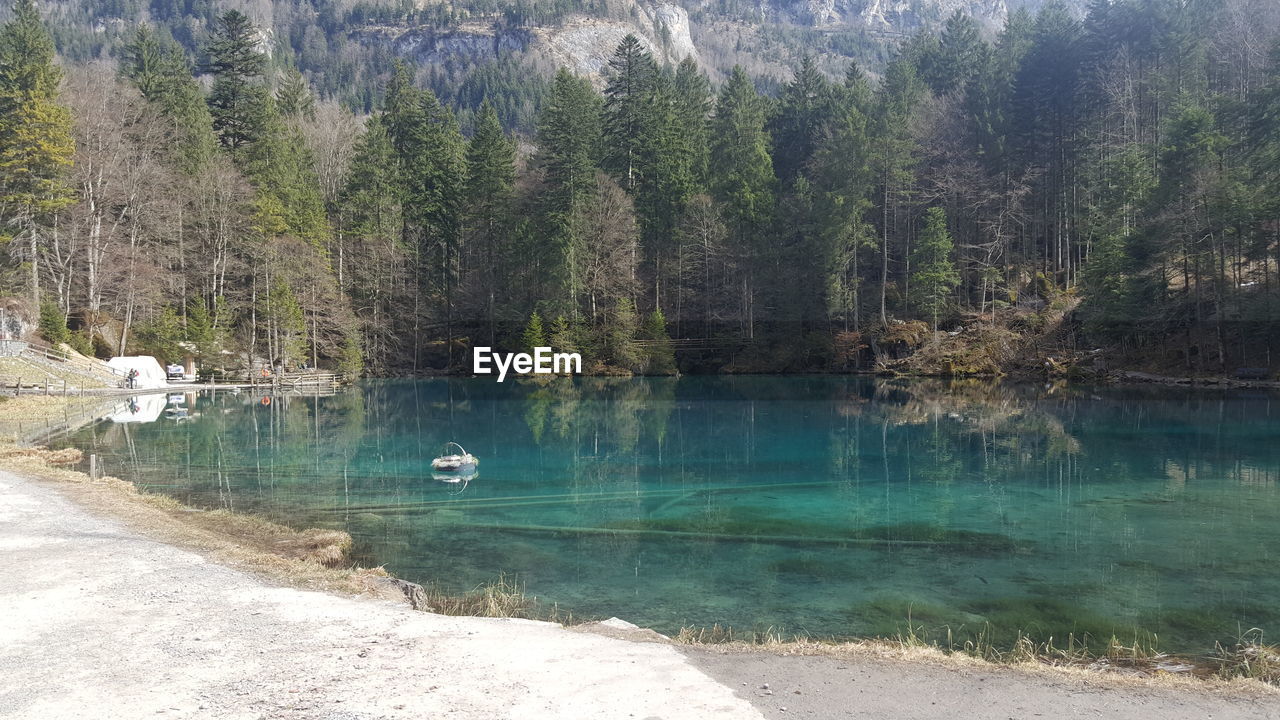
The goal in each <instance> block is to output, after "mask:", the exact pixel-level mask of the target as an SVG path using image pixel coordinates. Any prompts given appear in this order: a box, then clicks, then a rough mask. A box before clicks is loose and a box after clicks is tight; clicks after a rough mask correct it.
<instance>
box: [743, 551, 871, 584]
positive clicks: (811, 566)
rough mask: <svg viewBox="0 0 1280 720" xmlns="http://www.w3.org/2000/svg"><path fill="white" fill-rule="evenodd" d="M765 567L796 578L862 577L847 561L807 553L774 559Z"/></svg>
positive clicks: (835, 578) (773, 571) (833, 578)
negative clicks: (826, 558) (837, 560)
mask: <svg viewBox="0 0 1280 720" xmlns="http://www.w3.org/2000/svg"><path fill="white" fill-rule="evenodd" d="M766 568H767V569H768V570H769V572H772V573H776V574H778V575H782V576H786V577H789V578H792V579H798V580H815V581H822V580H856V579H858V578H861V577H864V573H861V572H858V570H857V569H855V568H853V567H851V566H850V565H848V564H847V563H840V562H834V561H831V560H824V559H821V558H816V557H812V556H809V555H798V556H795V557H787V558H783V559H781V560H775V561H773V562H771V563H769V564H768V565H767V566H766Z"/></svg>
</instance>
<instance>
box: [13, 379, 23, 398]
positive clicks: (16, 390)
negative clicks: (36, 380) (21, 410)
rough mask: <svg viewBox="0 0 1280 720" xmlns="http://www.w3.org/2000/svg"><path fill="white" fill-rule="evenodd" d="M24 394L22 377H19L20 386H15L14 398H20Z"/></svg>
mask: <svg viewBox="0 0 1280 720" xmlns="http://www.w3.org/2000/svg"><path fill="white" fill-rule="evenodd" d="M21 393H22V376H21V375H19V376H18V384H17V385H14V386H13V396H14V397H18V395H20V394H21Z"/></svg>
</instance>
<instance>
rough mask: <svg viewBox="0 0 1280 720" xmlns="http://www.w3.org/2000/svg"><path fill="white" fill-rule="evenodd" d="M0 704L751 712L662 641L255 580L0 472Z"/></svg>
mask: <svg viewBox="0 0 1280 720" xmlns="http://www.w3.org/2000/svg"><path fill="white" fill-rule="evenodd" d="M0 717H5V718H31V719H32V720H54V719H55V718H77V719H79V718H95V719H106V718H129V719H130V720H134V719H137V718H201V720H205V719H210V718H254V719H256V718H317V719H319V718H324V719H325V720H366V719H369V720H371V719H373V718H415V719H416V718H421V719H426V718H583V719H584V720H585V719H587V718H648V717H662V718H712V717H714V718H759V717H760V715H759V713H758V712H757V711H755V710H754V709H753V708H752V706H751V705H750V704H749V702H747V701H746V700H743V699H740V698H737V697H735V696H734V693H733V691H732V690H731V689H730V688H727V687H726V686H724V685H721V684H719V683H717V682H715V681H713V680H711V679H710V678H708V677H707V676H706V675H705V674H703V673H702V672H700V671H699V670H697V669H696V668H695V667H694V666H693V664H692V663H691V662H690V661H689V660H688V659H687V658H686V657H685V656H684V655H682V654H681V653H680V652H679V651H678V650H677V649H676V648H675V647H673V646H670V645H664V644H658V643H640V642H631V641H627V640H618V639H613V638H609V637H604V636H602V635H598V634H593V633H585V632H575V631H572V630H566V629H564V628H562V627H560V626H558V625H553V624H550V623H541V622H532V621H527V620H497V619H486V618H458V617H446V616H441V615H431V614H427V613H421V612H415V611H412V610H410V609H409V608H408V607H407V606H405V605H400V604H392V603H389V602H386V601H374V600H362V599H349V598H343V597H338V596H334V595H328V594H323V593H316V592H306V591H300V590H294V589H288V588H280V587H273V586H271V585H270V584H268V583H266V582H264V581H262V580H260V579H258V578H255V577H253V576H250V575H247V574H245V573H242V572H239V571H235V570H231V569H229V568H226V567H222V566H219V565H215V564H213V563H210V562H207V561H206V560H204V559H203V558H202V557H200V556H199V555H196V554H194V553H191V552H187V551H185V550H181V549H178V548H175V547H172V546H169V545H164V544H161V543H157V542H154V541H152V540H149V539H147V538H145V537H142V536H140V535H138V534H136V533H134V532H132V531H130V530H128V529H126V528H124V527H122V526H121V525H120V524H119V523H118V522H116V521H114V520H109V519H104V518H100V517H95V516H93V515H90V514H88V513H87V512H85V511H84V510H82V509H80V508H79V507H77V506H75V505H73V504H72V503H71V502H69V501H68V500H67V499H65V498H63V497H62V496H61V495H60V494H58V493H57V492H55V491H54V490H53V489H51V488H50V487H49V486H47V485H44V484H42V483H37V482H33V481H29V480H25V479H22V478H19V477H17V476H14V475H11V474H7V473H0Z"/></svg>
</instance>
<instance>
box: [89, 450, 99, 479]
mask: <svg viewBox="0 0 1280 720" xmlns="http://www.w3.org/2000/svg"><path fill="white" fill-rule="evenodd" d="M89 479H90V480H97V479H98V456H97V455H90V456H89Z"/></svg>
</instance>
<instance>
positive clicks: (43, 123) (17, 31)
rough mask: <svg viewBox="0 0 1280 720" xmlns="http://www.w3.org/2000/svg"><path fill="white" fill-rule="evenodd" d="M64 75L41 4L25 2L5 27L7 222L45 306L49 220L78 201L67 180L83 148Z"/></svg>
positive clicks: (0, 137)
mask: <svg viewBox="0 0 1280 720" xmlns="http://www.w3.org/2000/svg"><path fill="white" fill-rule="evenodd" d="M61 79H62V72H61V70H60V69H59V68H58V66H57V65H56V64H55V63H54V49H53V40H52V39H51V38H50V37H49V33H48V31H47V30H45V27H44V24H43V23H42V22H41V20H40V14H39V13H38V12H37V11H36V8H35V3H34V2H33V0H17V2H16V3H15V4H14V8H13V19H12V20H10V21H9V23H8V24H6V25H5V26H4V27H3V28H0V221H2V222H3V223H4V225H5V226H7V227H10V228H12V229H13V235H12V242H13V247H14V248H15V249H21V252H23V253H25V255H26V258H25V260H26V262H27V264H28V267H29V269H30V288H29V290H30V291H31V296H32V299H33V301H34V303H35V306H36V307H40V306H41V297H40V260H41V253H42V245H43V228H44V227H45V224H46V221H47V220H48V219H49V217H50V216H51V215H52V214H53V213H55V212H57V211H58V210H59V209H61V208H64V207H66V206H67V205H69V204H70V203H71V202H72V200H73V195H72V193H71V190H70V188H69V187H68V186H67V184H66V182H65V176H66V171H67V169H68V167H69V166H70V165H71V159H72V154H73V153H74V152H75V143H74V141H73V140H72V138H71V114H70V112H69V111H68V110H67V109H66V108H65V107H63V106H62V105H59V104H58V102H57V93H58V83H59V82H60V81H61Z"/></svg>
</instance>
